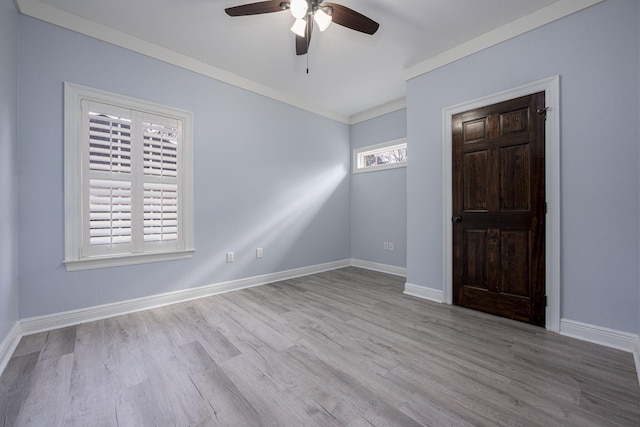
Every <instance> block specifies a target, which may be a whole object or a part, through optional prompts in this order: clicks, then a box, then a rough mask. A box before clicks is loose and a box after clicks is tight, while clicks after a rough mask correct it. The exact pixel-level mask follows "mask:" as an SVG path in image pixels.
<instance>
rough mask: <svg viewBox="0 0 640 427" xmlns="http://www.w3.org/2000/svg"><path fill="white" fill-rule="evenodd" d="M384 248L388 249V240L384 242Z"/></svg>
mask: <svg viewBox="0 0 640 427" xmlns="http://www.w3.org/2000/svg"><path fill="white" fill-rule="evenodd" d="M384 250H385V251H388V250H389V242H384Z"/></svg>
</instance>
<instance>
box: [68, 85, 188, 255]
mask: <svg viewBox="0 0 640 427" xmlns="http://www.w3.org/2000/svg"><path fill="white" fill-rule="evenodd" d="M78 104H79V107H80V109H79V110H80V111H79V115H78V118H79V126H78V129H79V130H78V135H77V136H78V141H77V150H78V152H79V153H80V155H79V156H77V159H78V161H79V163H80V165H81V171H82V173H81V174H79V176H78V178H81V179H79V184H80V185H81V187H82V192H81V197H80V198H79V203H80V210H79V211H80V215H79V217H80V218H81V224H80V225H79V233H77V235H78V236H79V237H80V241H81V244H80V245H79V247H78V249H77V252H76V253H77V254H78V256H77V257H75V258H76V259H75V260H74V259H73V258H74V257H73V256H69V257H68V258H70V259H69V260H68V261H69V262H73V261H81V260H87V259H95V258H104V257H113V256H117V257H122V256H139V255H140V254H143V255H144V254H149V253H151V254H154V253H159V252H178V251H184V250H185V247H186V245H185V239H184V236H183V232H184V225H183V195H182V189H183V185H184V184H183V180H182V170H181V168H182V166H181V165H182V158H181V156H182V155H183V154H182V153H183V141H184V120H183V119H180V118H178V117H170V116H168V115H165V114H154V113H150V112H149V111H142V110H137V109H135V108H127V107H124V106H118V105H115V103H112V102H100V101H99V100H95V99H82V98H80V99H79V101H78ZM65 150H67V147H65ZM69 150H76V148H69ZM65 155H67V153H66V152H65ZM65 163H67V162H65ZM67 209H68V207H67ZM69 247H71V246H70V245H69V246H68V248H69ZM187 249H190V248H187ZM75 251H76V250H74V252H75ZM69 252H70V251H69ZM183 257H184V256H183Z"/></svg>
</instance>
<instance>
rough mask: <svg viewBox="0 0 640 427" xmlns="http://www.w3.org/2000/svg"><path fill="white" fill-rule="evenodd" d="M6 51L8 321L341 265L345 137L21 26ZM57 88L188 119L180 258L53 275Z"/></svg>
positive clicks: (57, 235) (59, 219)
mask: <svg viewBox="0 0 640 427" xmlns="http://www.w3.org/2000/svg"><path fill="white" fill-rule="evenodd" d="M19 40H20V49H19V64H18V66H19V69H20V77H19V91H20V103H19V104H20V105H19V125H18V126H19V132H20V145H19V149H18V165H19V171H20V176H19V194H20V202H19V216H20V225H19V234H18V236H19V248H20V251H19V263H20V318H28V317H32V316H38V315H45V314H50V313H57V312H62V311H66V310H72V309H78V308H85V307H91V306H95V305H99V304H107V303H112V302H117V301H122V300H127V299H132V298H139V297H144V296H149V295H154V294H159V293H164V292H170V291H176V290H181V289H186V288H191V287H196V286H202V285H209V284H214V283H219V282H223V281H227V280H233V279H238V278H245V277H251V276H256V275H261V274H267V273H272V272H279V271H285V270H289V269H294V268H299V267H305V266H310V265H317V264H322V263H326V262H331V261H337V260H343V259H348V258H349V257H350V253H349V252H350V231H349V228H350V205H349V203H350V202H349V191H350V189H349V175H348V174H349V166H350V160H349V159H350V147H349V126H348V125H346V124H343V123H339V122H336V121H334V120H330V119H326V118H322V117H320V116H317V115H315V114H312V113H309V112H306V111H303V110H300V109H298V108H295V107H292V106H289V105H286V104H283V103H280V102H278V101H274V100H272V99H268V98H265V97H262V96H259V95H256V94H253V93H251V92H248V91H245V90H242V89H238V88H236V87H233V86H230V85H228V84H225V83H221V82H219V81H216V80H213V79H210V78H206V77H203V76H201V75H198V74H195V73H192V72H189V71H185V70H184V69H181V68H178V67H175V66H172V65H168V64H166V63H163V62H159V61H156V60H153V59H150V58H148V57H145V56H142V55H139V54H136V53H133V52H131V51H128V50H125V49H122V48H119V47H115V46H113V45H110V44H107V43H104V42H101V41H98V40H95V39H92V38H89V37H86V36H82V35H79V34H77V33H74V32H71V31H68V30H65V29H62V28H59V27H56V26H53V25H50V24H47V23H44V22H41V21H38V20H35V19H33V18H29V17H26V16H20V22H19ZM64 81H70V82H73V83H77V84H81V85H86V86H90V87H93V88H98V89H102V90H107V91H111V92H116V93H120V94H123V95H127V96H132V97H136V98H140V99H144V100H149V101H153V102H157V103H161V104H166V105H170V106H173V107H177V108H182V109H186V110H190V111H192V112H193V113H194V123H195V129H194V134H195V137H194V151H195V166H194V176H195V197H194V198H195V218H194V221H195V247H196V253H195V255H194V257H193V259H189V260H181V261H172V262H163V263H154V264H144V265H136V266H128V267H117V268H109V269H99V270H90V271H79V272H67V271H66V270H65V267H64V265H63V264H62V261H63V256H64V208H63V200H64V197H63V82H64ZM3 173H4V172H3ZM3 182H4V181H3ZM3 191H4V190H3ZM11 194H12V193H10V194H9V195H8V196H7V197H13V196H11ZM3 197H4V194H3ZM13 228H15V227H13ZM257 247H262V248H264V258H263V259H260V260H257V259H256V258H255V249H256V248H257ZM227 251H234V252H235V257H236V261H235V262H234V263H231V264H227V263H226V259H225V254H226V252H227ZM3 259H4V258H3ZM3 280H4V279H3Z"/></svg>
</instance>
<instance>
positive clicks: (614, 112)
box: [407, 0, 640, 333]
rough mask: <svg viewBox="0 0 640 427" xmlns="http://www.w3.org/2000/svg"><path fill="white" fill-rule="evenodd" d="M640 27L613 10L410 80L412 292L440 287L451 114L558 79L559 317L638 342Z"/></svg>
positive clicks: (634, 14) (625, 1) (583, 15)
mask: <svg viewBox="0 0 640 427" xmlns="http://www.w3.org/2000/svg"><path fill="white" fill-rule="evenodd" d="M638 22H639V21H638V2H637V1H634V0H607V1H605V2H603V3H600V4H597V5H595V6H593V7H591V8H589V9H586V10H584V11H581V12H579V13H576V14H574V15H571V16H569V17H566V18H564V19H562V20H559V21H556V22H554V23H551V24H548V25H546V26H544V27H541V28H539V29H536V30H534V31H531V32H529V33H526V34H524V35H522V36H519V37H517V38H515V39H512V40H509V41H507V42H504V43H501V44H499V45H497V46H494V47H492V48H489V49H486V50H484V51H482V52H479V53H477V54H475V55H472V56H470V57H467V58H465V59H462V60H459V61H457V62H455V63H452V64H449V65H447V66H445V67H442V68H440V69H437V70H435V71H432V72H430V73H427V74H425V75H422V76H419V77H416V78H414V79H412V80H411V81H409V82H408V84H407V93H408V100H407V105H408V107H407V111H408V117H407V122H408V131H407V132H408V139H409V145H410V147H411V159H412V161H411V162H410V163H409V167H408V169H407V186H408V189H407V196H408V223H407V231H408V253H407V267H408V277H407V281H408V282H409V283H411V284H415V285H421V286H426V287H431V288H435V289H442V286H443V247H442V238H441V235H442V221H443V218H442V200H443V190H442V173H443V172H442V109H443V108H444V107H447V106H452V105H455V104H458V103H461V102H464V101H468V100H473V99H476V98H479V97H482V96H485V95H489V94H493V93H496V92H500V91H503V90H506V89H509V88H512V87H516V86H519V85H523V84H525V83H529V82H533V81H536V80H540V79H543V78H547V77H551V76H553V75H560V77H561V83H560V84H561V159H560V161H561V221H562V234H561V268H562V277H561V280H562V283H561V317H562V318H567V319H571V320H575V321H581V322H585V323H590V324H593V325H599V326H603V327H608V328H612V329H616V330H620V331H626V332H631V333H638V322H639V319H638V317H639V314H638V310H639V304H638V283H639V277H638V274H639V273H638V259H639V258H638V257H639V243H640V242H639V235H640V224H639V218H640V216H639V202H640V200H639V175H638V173H639V170H640V167H639V157H638V156H639V152H638V147H639V143H638V141H639V135H638V49H639V41H638ZM416 159H420V162H419V163H418V162H417V161H416Z"/></svg>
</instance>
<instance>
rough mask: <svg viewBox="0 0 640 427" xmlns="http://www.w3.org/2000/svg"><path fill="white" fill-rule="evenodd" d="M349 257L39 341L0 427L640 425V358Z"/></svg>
mask: <svg viewBox="0 0 640 427" xmlns="http://www.w3.org/2000/svg"><path fill="white" fill-rule="evenodd" d="M403 287H404V279H403V278H401V277H397V276H391V275H387V274H383V273H377V272H372V271H367V270H363V269H358V268H353V267H349V268H344V269H339V270H333V271H328V272H325V273H320V274H315V275H311V276H307V277H300V278H296V279H290V280H285V281H282V282H277V283H274V284H271V285H265V286H261V287H257V288H251V289H245V290H241V291H236V292H232V293H228V294H222V295H216V296H212V297H208V298H203V299H199V300H195V301H188V302H185V303H180V304H175V305H171V306H165V307H160V308H157V309H153V310H148V311H144V312H140V313H132V314H128V315H124V316H118V317H113V318H110V319H104V320H99V321H96V322H90V323H85V324H82V325H78V326H72V327H69V328H63V329H58V330H54V331H49V332H44V333H40V334H34V335H31V336H27V337H23V338H22V340H21V342H20V344H19V345H18V348H17V349H16V351H15V352H14V354H13V356H12V358H11V359H10V360H9V363H8V365H7V368H6V369H5V371H4V373H3V375H2V377H0V410H1V412H0V426H2V427H5V426H29V425H47V426H50V425H51V426H55V425H64V426H89V425H90V426H147V425H149V426H174V425H179V426H186V425H191V426H301V425H304V426H323V427H325V426H371V425H374V426H414V425H427V426H428V425H434V426H470V425H473V426H484V425H486V426H550V425H552V426H555V425H561V426H581V427H582V426H609V425H611V426H637V425H640V386H639V385H638V380H637V376H636V371H635V366H634V362H633V357H632V356H631V355H630V354H629V353H625V352H621V351H617V350H612V349H609V348H605V347H602V346H598V345H595V344H591V343H586V342H583V341H578V340H575V339H572V338H568V337H564V336H561V335H558V334H554V333H550V332H547V331H545V330H544V329H542V328H538V327H534V326H531V325H527V324H523V323H518V322H514V321H511V320H508V319H502V318H497V317H494V316H490V315H487V314H485V313H479V312H475V311H471V310H467V309H463V308H460V307H455V306H448V305H443V304H435V303H431V302H428V301H424V300H421V299H417V298H414V297H410V296H407V295H404V294H403V293H402V290H403Z"/></svg>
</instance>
